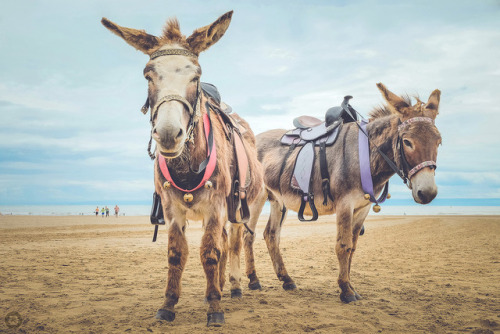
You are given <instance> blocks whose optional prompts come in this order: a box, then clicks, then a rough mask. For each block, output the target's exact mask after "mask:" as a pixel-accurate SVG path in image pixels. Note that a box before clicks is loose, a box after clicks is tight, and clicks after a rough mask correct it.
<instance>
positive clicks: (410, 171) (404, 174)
mask: <svg viewBox="0 0 500 334" xmlns="http://www.w3.org/2000/svg"><path fill="white" fill-rule="evenodd" d="M351 98H352V96H346V97H344V101H343V102H342V108H343V109H344V110H345V111H346V113H347V114H348V115H349V116H350V117H351V118H352V119H353V121H354V123H356V125H357V126H358V128H359V130H360V131H361V132H362V133H363V134H364V135H365V136H366V138H368V141H369V136H368V132H367V130H366V125H367V124H368V121H367V120H366V119H365V118H364V117H363V116H362V115H361V114H360V113H358V112H357V111H356V110H355V109H354V108H353V107H351V105H350V104H349V100H350V99H351ZM419 102H420V101H419ZM420 104H421V105H420V107H423V103H422V102H420ZM356 114H358V115H359V116H360V117H361V119H362V121H361V122H357V121H356V119H355V115H356ZM399 122H400V124H399V125H398V139H397V150H398V153H399V160H400V161H401V165H402V166H401V168H400V167H398V166H397V165H396V163H395V162H394V161H392V160H391V159H390V158H389V157H388V156H387V155H386V154H385V153H384V152H382V150H381V149H380V148H379V147H378V146H377V145H376V144H374V143H373V142H372V143H371V144H372V145H373V146H374V147H375V149H376V150H377V152H378V153H379V154H380V156H382V158H383V159H384V160H385V161H386V162H387V164H388V165H389V167H390V168H391V169H392V170H393V171H394V172H395V173H396V174H397V175H398V176H399V177H400V178H401V179H402V180H403V182H404V184H406V186H407V187H408V188H410V189H411V182H410V179H411V178H412V177H413V176H414V175H415V174H417V173H418V172H419V171H420V170H422V169H424V168H425V167H431V168H433V169H436V168H437V164H436V162H435V161H432V160H429V161H423V162H421V163H419V164H417V165H416V166H413V167H411V166H410V164H409V163H408V159H406V154H405V152H404V147H403V138H402V136H401V132H402V131H403V130H404V129H406V128H407V127H408V126H409V125H410V124H412V123H416V122H425V123H430V124H432V125H434V120H433V119H432V118H430V117H412V118H410V119H407V120H406V121H404V122H401V121H399ZM385 192H386V191H384V193H385Z"/></svg>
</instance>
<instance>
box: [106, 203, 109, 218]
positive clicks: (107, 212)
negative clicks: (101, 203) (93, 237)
mask: <svg viewBox="0 0 500 334" xmlns="http://www.w3.org/2000/svg"><path fill="white" fill-rule="evenodd" d="M107 217H109V208H108V206H107V205H106V218H107Z"/></svg>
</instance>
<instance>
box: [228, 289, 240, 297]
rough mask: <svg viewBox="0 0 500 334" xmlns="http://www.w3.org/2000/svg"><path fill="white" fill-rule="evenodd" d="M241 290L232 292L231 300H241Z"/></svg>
mask: <svg viewBox="0 0 500 334" xmlns="http://www.w3.org/2000/svg"><path fill="white" fill-rule="evenodd" d="M241 297H242V294H241V289H232V290H231V298H241Z"/></svg>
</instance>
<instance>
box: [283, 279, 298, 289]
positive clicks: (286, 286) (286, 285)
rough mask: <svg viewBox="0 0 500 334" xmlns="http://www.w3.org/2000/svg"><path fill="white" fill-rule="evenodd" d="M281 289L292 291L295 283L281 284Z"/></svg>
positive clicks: (295, 287)
mask: <svg viewBox="0 0 500 334" xmlns="http://www.w3.org/2000/svg"><path fill="white" fill-rule="evenodd" d="M283 289H285V290H286V291H292V290H296V289H297V286H296V285H295V283H294V282H293V281H292V282H285V283H283Z"/></svg>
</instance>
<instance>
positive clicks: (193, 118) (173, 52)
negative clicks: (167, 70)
mask: <svg viewBox="0 0 500 334" xmlns="http://www.w3.org/2000/svg"><path fill="white" fill-rule="evenodd" d="M161 56H186V57H191V58H196V59H197V58H198V56H197V55H196V54H195V53H193V52H191V51H189V50H185V49H166V50H158V51H155V52H153V53H152V54H151V56H150V59H151V60H153V59H156V58H158V57H161ZM200 97H201V85H200V80H198V81H197V83H196V102H195V105H194V107H193V106H192V105H191V103H189V101H188V100H186V98H184V97H183V96H181V95H178V94H167V95H165V96H163V97H161V98H160V99H159V100H158V101H156V104H155V105H154V106H153V107H152V108H151V115H150V119H149V121H150V123H151V136H150V138H149V143H148V154H149V157H150V158H151V160H154V159H155V155H154V153H151V143H152V140H153V137H152V133H153V129H152V128H153V119H154V117H155V115H156V114H157V113H158V109H159V108H160V106H161V105H162V104H163V103H165V102H170V101H178V102H180V103H182V104H183V105H184V106H185V107H186V108H187V109H188V111H189V115H190V118H189V125H188V128H187V130H186V142H188V141H190V142H194V137H193V130H194V128H195V127H196V123H197V122H198V119H199V118H200V117H201V111H200ZM149 107H150V106H149V96H148V98H147V99H146V103H144V105H143V106H142V108H141V111H142V113H143V114H146V113H147V112H148V110H149Z"/></svg>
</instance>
